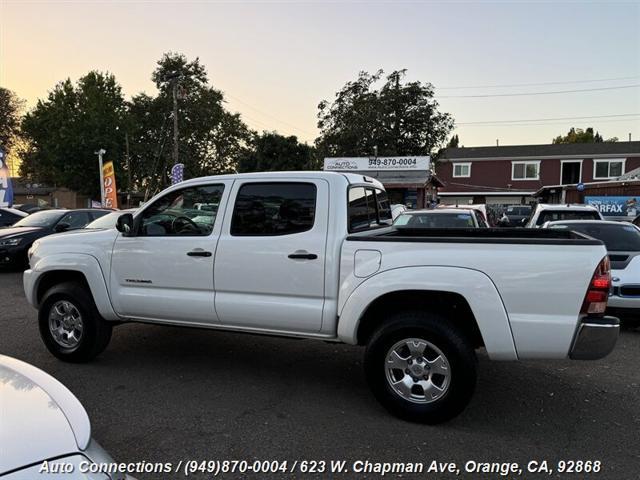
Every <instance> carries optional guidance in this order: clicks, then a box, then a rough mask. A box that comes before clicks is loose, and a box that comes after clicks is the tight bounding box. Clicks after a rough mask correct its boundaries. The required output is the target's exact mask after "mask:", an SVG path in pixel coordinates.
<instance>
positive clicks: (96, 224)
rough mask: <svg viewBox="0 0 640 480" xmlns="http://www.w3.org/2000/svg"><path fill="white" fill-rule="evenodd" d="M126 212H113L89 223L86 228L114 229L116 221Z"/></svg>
mask: <svg viewBox="0 0 640 480" xmlns="http://www.w3.org/2000/svg"><path fill="white" fill-rule="evenodd" d="M123 213H124V212H111V213H108V214H106V215H103V216H102V217H100V218H98V219H96V220H94V221H93V222H91V223H89V224H88V225H87V226H86V227H84V228H114V227H115V226H116V220H118V217H119V216H120V215H122V214H123Z"/></svg>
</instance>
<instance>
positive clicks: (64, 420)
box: [0, 355, 91, 475]
mask: <svg viewBox="0 0 640 480" xmlns="http://www.w3.org/2000/svg"><path fill="white" fill-rule="evenodd" d="M90 439H91V424H90V422H89V417H88V415H87V412H86V411H85V409H84V407H83V406H82V404H80V402H79V401H78V399H77V398H76V397H75V396H74V395H73V394H72V393H71V392H70V391H69V390H68V389H67V388H66V387H65V386H64V385H62V384H61V383H60V382H58V381H57V380H56V379H55V378H53V377H52V376H50V375H48V374H47V373H45V372H43V371H42V370H39V369H37V368H36V367H33V366H31V365H29V364H27V363H24V362H21V361H20V360H16V359H14V358H11V357H7V356H4V355H0V475H2V474H4V473H6V472H8V471H12V470H15V469H18V468H22V467H25V466H27V465H31V464H33V463H36V462H42V461H44V460H47V459H50V458H52V457H58V456H61V455H69V454H73V453H75V452H78V451H79V450H84V449H86V448H87V446H88V444H89V441H90Z"/></svg>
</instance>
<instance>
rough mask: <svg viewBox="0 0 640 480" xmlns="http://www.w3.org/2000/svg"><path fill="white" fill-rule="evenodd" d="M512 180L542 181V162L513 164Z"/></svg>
mask: <svg viewBox="0 0 640 480" xmlns="http://www.w3.org/2000/svg"><path fill="white" fill-rule="evenodd" d="M511 180H540V162H539V161H536V162H511Z"/></svg>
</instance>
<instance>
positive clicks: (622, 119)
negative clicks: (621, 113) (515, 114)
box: [465, 118, 629, 127]
mask: <svg viewBox="0 0 640 480" xmlns="http://www.w3.org/2000/svg"><path fill="white" fill-rule="evenodd" d="M628 121H629V119H627V118H616V119H607V120H600V121H599V122H598V125H600V124H601V123H612V122H628ZM566 124H567V122H566V121H565V122H547V123H501V124H490V123H484V124H482V125H465V127H537V126H546V125H566Z"/></svg>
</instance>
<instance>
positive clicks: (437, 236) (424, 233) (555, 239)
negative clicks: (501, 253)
mask: <svg viewBox="0 0 640 480" xmlns="http://www.w3.org/2000/svg"><path fill="white" fill-rule="evenodd" d="M347 240H350V241H366V242H427V243H492V244H500V243H508V244H533V245H603V243H602V242H601V241H600V240H596V239H594V238H591V237H588V236H587V235H583V234H581V233H578V232H573V231H570V230H564V229H550V228H446V229H443V228H399V227H390V228H381V229H379V230H368V231H366V232H362V233H354V234H351V235H349V236H348V237H347Z"/></svg>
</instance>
